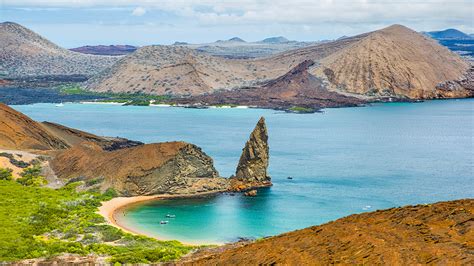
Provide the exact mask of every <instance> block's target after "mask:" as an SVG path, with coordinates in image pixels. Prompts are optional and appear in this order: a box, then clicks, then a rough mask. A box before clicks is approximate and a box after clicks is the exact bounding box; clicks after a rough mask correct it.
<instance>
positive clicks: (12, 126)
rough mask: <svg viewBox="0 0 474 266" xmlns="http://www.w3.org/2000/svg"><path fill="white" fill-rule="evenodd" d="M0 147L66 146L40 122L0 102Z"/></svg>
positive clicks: (17, 148) (49, 147)
mask: <svg viewBox="0 0 474 266" xmlns="http://www.w3.org/2000/svg"><path fill="white" fill-rule="evenodd" d="M0 147H1V148H4V149H12V150H49V149H62V148H66V147H68V144H66V143H65V142H64V141H63V140H61V139H60V138H58V137H57V136H55V135H54V134H52V133H51V132H49V131H48V130H46V129H45V128H44V127H43V126H42V125H41V124H40V123H38V122H36V121H33V120H32V119H31V118H29V117H27V116H25V115H24V114H22V113H20V112H17V111H16V110H14V109H12V108H10V107H9V106H7V105H4V104H2V103H0Z"/></svg>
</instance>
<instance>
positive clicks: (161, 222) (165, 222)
mask: <svg viewBox="0 0 474 266" xmlns="http://www.w3.org/2000/svg"><path fill="white" fill-rule="evenodd" d="M167 223H168V221H160V224H167Z"/></svg>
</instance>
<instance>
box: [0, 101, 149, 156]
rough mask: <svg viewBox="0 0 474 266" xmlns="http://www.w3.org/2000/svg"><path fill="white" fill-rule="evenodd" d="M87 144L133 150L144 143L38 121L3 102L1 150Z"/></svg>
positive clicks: (107, 148) (0, 123) (0, 110)
mask: <svg viewBox="0 0 474 266" xmlns="http://www.w3.org/2000/svg"><path fill="white" fill-rule="evenodd" d="M84 141H88V142H92V143H95V144H96V145H99V146H100V147H102V148H103V149H105V150H114V149H119V148H126V147H133V146H138V145H141V144H142V143H141V142H137V141H131V140H127V139H124V138H106V137H100V136H96V135H94V134H91V133H88V132H84V131H80V130H77V129H73V128H69V127H66V126H62V125H59V124H55V123H50V122H42V123H40V122H36V121H34V120H32V119H31V118H29V117H27V116H26V115H24V114H22V113H20V112H18V111H16V110H14V109H13V108H11V107H9V106H7V105H5V104H2V103H0V148H2V149H11V150H59V149H66V148H69V147H71V146H74V145H76V144H79V143H81V142H84Z"/></svg>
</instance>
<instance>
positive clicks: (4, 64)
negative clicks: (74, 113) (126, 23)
mask: <svg viewBox="0 0 474 266" xmlns="http://www.w3.org/2000/svg"><path fill="white" fill-rule="evenodd" d="M115 61H117V57H111V56H96V55H85V54H81V53H76V52H72V51H69V50H67V49H64V48H61V47H59V46H57V45H55V44H54V43H52V42H50V41H48V40H46V39H45V38H43V37H41V36H40V35H38V34H36V33H34V32H33V31H31V30H29V29H27V28H25V27H23V26H21V25H19V24H16V23H13V22H3V23H0V72H1V74H3V75H4V76H7V77H9V78H21V77H25V76H49V75H51V76H55V75H83V76H91V75H94V74H97V73H99V72H100V71H101V70H103V69H104V68H106V67H109V66H111V65H112V64H113V63H115Z"/></svg>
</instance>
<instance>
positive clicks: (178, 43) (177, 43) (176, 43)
mask: <svg viewBox="0 0 474 266" xmlns="http://www.w3.org/2000/svg"><path fill="white" fill-rule="evenodd" d="M188 44H189V43H187V42H174V43H173V45H188Z"/></svg>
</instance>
